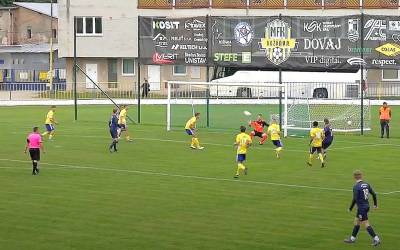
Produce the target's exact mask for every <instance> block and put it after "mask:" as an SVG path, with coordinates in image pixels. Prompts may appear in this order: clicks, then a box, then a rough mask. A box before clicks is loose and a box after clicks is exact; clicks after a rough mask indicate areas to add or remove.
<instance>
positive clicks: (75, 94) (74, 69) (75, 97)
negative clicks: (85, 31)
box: [73, 16, 78, 121]
mask: <svg viewBox="0 0 400 250" xmlns="http://www.w3.org/2000/svg"><path fill="white" fill-rule="evenodd" d="M76 26H77V22H76V16H74V68H73V71H74V74H73V82H74V87H73V89H74V108H75V121H77V120H78V96H77V84H76V81H77V79H76V78H77V68H76V66H77V58H76V31H77V27H76Z"/></svg>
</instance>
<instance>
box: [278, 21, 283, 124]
mask: <svg viewBox="0 0 400 250" xmlns="http://www.w3.org/2000/svg"><path fill="white" fill-rule="evenodd" d="M279 20H282V14H279ZM278 67H279V84H280V85H282V68H281V66H278ZM279 129H280V130H281V131H282V88H280V89H279Z"/></svg>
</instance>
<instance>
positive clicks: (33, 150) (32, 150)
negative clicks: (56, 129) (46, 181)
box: [24, 127, 45, 175]
mask: <svg viewBox="0 0 400 250" xmlns="http://www.w3.org/2000/svg"><path fill="white" fill-rule="evenodd" d="M28 150H29V154H30V156H31V160H32V175H37V174H39V161H40V150H42V151H43V153H45V152H44V147H43V143H42V136H41V135H40V132H39V128H38V127H34V128H33V132H32V133H30V134H29V135H28V138H27V139H26V146H25V150H24V153H25V154H26V152H27V151H28Z"/></svg>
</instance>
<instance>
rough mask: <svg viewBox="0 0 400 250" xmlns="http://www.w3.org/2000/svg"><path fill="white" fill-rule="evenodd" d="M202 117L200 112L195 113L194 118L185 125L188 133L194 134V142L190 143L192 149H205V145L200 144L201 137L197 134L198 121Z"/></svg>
mask: <svg viewBox="0 0 400 250" xmlns="http://www.w3.org/2000/svg"><path fill="white" fill-rule="evenodd" d="M199 119H200V113H198V112H197V113H195V114H194V116H193V117H192V118H190V119H189V120H188V121H187V122H186V125H185V130H186V133H187V134H188V135H190V136H192V142H191V143H190V148H192V149H200V150H201V149H204V147H201V146H200V142H199V139H198V138H197V135H196V123H197V121H198V120H199Z"/></svg>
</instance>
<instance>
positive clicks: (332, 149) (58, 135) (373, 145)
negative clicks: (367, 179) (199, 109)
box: [13, 132, 400, 153]
mask: <svg viewBox="0 0 400 250" xmlns="http://www.w3.org/2000/svg"><path fill="white" fill-rule="evenodd" d="M13 134H17V132H14V133H13ZM18 134H22V133H18ZM56 137H76V138H97V139H99V138H100V139H109V137H103V136H94V135H79V136H78V135H73V134H65V133H64V134H61V135H60V134H57V135H56ZM133 140H142V141H158V142H171V143H184V144H187V143H188V141H181V140H172V139H159V138H143V137H133ZM201 144H202V145H209V146H217V147H230V148H234V146H233V144H232V145H227V144H219V143H209V142H203V143H201ZM377 146H396V147H399V146H400V145H397V144H386V143H382V144H359V145H357V146H347V147H334V146H332V148H330V149H329V151H330V152H331V151H338V150H346V149H354V148H368V147H377ZM253 149H256V150H274V149H273V148H260V147H252V148H251V149H250V150H253ZM284 151H287V152H299V153H307V152H309V147H308V146H307V144H306V143H305V149H304V150H301V149H287V148H285V146H284Z"/></svg>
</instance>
